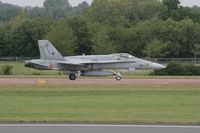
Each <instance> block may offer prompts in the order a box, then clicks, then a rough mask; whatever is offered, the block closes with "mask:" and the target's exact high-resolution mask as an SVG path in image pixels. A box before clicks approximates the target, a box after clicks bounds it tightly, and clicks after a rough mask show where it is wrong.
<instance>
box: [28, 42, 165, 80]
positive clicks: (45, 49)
mask: <svg viewBox="0 0 200 133" xmlns="http://www.w3.org/2000/svg"><path fill="white" fill-rule="evenodd" d="M38 45H39V50H40V56H41V58H40V59H34V60H30V61H26V62H25V67H29V68H34V69H38V70H58V71H63V72H64V74H66V75H69V79H70V80H76V78H77V76H78V75H80V76H115V77H116V80H121V78H122V77H121V74H120V72H116V70H119V71H120V70H135V69H163V68H165V66H163V65H161V64H158V63H154V62H150V61H146V60H142V59H138V58H136V57H134V56H132V55H130V54H127V53H117V54H110V55H82V56H68V57H63V56H62V55H61V54H60V53H59V52H58V51H57V50H56V48H55V47H54V46H53V45H52V44H51V43H50V42H49V41H48V40H39V41H38Z"/></svg>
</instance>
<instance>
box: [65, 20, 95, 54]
mask: <svg viewBox="0 0 200 133" xmlns="http://www.w3.org/2000/svg"><path fill="white" fill-rule="evenodd" d="M67 23H68V26H69V27H70V28H71V29H72V32H73V34H74V36H75V42H74V53H76V54H79V55H82V54H87V55H88V54H92V53H93V42H92V35H91V32H90V29H89V27H88V24H87V22H86V21H85V20H84V19H82V18H80V17H72V18H70V19H68V20H67Z"/></svg>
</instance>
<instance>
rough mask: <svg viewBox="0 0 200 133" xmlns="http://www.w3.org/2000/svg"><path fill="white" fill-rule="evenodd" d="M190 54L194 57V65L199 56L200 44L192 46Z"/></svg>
mask: <svg viewBox="0 0 200 133" xmlns="http://www.w3.org/2000/svg"><path fill="white" fill-rule="evenodd" d="M191 52H192V53H193V55H194V63H196V60H197V55H200V43H196V44H194V46H193V47H192V48H191Z"/></svg>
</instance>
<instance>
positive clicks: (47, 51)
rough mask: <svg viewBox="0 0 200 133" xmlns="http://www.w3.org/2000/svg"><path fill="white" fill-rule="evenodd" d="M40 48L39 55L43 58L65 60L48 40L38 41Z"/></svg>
mask: <svg viewBox="0 0 200 133" xmlns="http://www.w3.org/2000/svg"><path fill="white" fill-rule="evenodd" d="M38 45H39V49H40V57H41V59H44V60H65V59H64V57H63V56H62V55H61V54H60V53H59V52H58V50H57V49H56V48H55V47H54V46H53V45H52V44H51V43H50V42H49V41H48V40H39V41H38Z"/></svg>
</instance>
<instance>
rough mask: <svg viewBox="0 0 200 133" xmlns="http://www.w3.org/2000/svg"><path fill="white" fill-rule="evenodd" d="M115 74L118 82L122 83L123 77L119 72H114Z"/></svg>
mask: <svg viewBox="0 0 200 133" xmlns="http://www.w3.org/2000/svg"><path fill="white" fill-rule="evenodd" d="M113 74H114V75H115V76H116V80H118V81H120V80H121V79H122V75H121V74H120V73H119V72H115V71H113Z"/></svg>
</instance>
